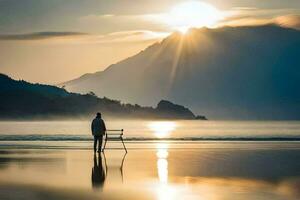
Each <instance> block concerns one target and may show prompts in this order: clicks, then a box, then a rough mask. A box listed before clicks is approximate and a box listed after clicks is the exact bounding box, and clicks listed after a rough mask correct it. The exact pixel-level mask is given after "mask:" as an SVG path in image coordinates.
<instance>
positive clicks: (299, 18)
mask: <svg viewBox="0 0 300 200" xmlns="http://www.w3.org/2000/svg"><path fill="white" fill-rule="evenodd" d="M275 23H277V24H278V25H280V26H283V27H288V28H295V29H298V30H300V15H286V16H280V17H277V18H276V19H275Z"/></svg>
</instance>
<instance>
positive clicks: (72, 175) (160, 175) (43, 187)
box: [0, 121, 300, 200]
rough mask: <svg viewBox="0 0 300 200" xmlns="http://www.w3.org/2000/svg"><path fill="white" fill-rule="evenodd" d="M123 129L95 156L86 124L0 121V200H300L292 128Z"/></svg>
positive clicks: (299, 151) (298, 155) (297, 145)
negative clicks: (120, 135)
mask: <svg viewBox="0 0 300 200" xmlns="http://www.w3.org/2000/svg"><path fill="white" fill-rule="evenodd" d="M122 123H123V124H122ZM122 123H121V122H110V124H109V125H110V127H114V128H115V127H125V128H126V129H125V131H124V138H125V144H126V147H127V150H128V153H126V152H125V150H124V149H122V144H121V143H120V142H119V141H109V142H108V144H107V149H106V150H105V151H104V153H100V154H98V153H96V154H94V153H93V150H92V145H93V142H92V137H91V135H90V133H89V132H88V131H89V126H88V125H89V123H88V122H1V123H0V125H1V126H0V130H1V134H0V196H1V199H95V198H96V199H159V200H166V199H205V200H227V199H228V200H230V199H241V200H248V199H249V200H250V199H251V200H252V199H272V200H273V199H275V200H296V199H299V198H300V189H299V188H300V162H299V160H300V142H299V140H298V137H299V129H298V126H299V123H298V122H288V123H286V122H274V123H273V122H264V123H262V122H257V123H256V122H241V123H240V122H235V123H234V122H199V121H194V122H193V121H187V122H185V121H175V122H172V123H171V122H167V123H166V122H164V123H161V122H159V123H158V124H154V125H153V123H156V122H143V123H137V122H136V121H132V122H127V121H126V122H122ZM173 123H175V125H174V124H173ZM147 124H150V125H149V126H147ZM184 124H188V125H184ZM187 126H188V127H190V129H189V130H187V129H186V127H187ZM71 127H73V129H72V128H71ZM276 127H277V128H276ZM126 130H127V131H126ZM83 132H86V133H87V134H86V135H83V134H82V133H83ZM251 132H253V134H251ZM4 133H6V134H4ZM13 133H14V134H13ZM30 133H31V134H30ZM51 133H52V134H51ZM67 133H69V134H67ZM280 133H281V134H280ZM151 134H152V135H151Z"/></svg>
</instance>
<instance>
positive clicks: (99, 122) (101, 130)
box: [91, 112, 106, 153]
mask: <svg viewBox="0 0 300 200" xmlns="http://www.w3.org/2000/svg"><path fill="white" fill-rule="evenodd" d="M91 128H92V134H93V136H94V153H95V152H96V150H97V142H98V152H100V151H101V148H102V140H103V136H104V135H105V131H106V127H105V123H104V121H103V119H102V118H101V113H99V112H98V113H97V115H96V117H95V119H93V122H92V126H91Z"/></svg>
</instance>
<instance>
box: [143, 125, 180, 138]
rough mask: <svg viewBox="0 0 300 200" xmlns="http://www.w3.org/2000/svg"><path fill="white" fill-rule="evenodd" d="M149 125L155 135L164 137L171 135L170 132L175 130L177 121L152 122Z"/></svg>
mask: <svg viewBox="0 0 300 200" xmlns="http://www.w3.org/2000/svg"><path fill="white" fill-rule="evenodd" d="M148 127H149V128H150V129H151V130H152V131H153V132H154V134H155V136H156V137H158V138H164V137H167V136H169V135H170V133H171V132H172V131H173V130H175V128H176V123H175V122H167V121H166V122H151V123H149V124H148Z"/></svg>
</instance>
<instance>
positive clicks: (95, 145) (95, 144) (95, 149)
mask: <svg viewBox="0 0 300 200" xmlns="http://www.w3.org/2000/svg"><path fill="white" fill-rule="evenodd" d="M97 140H98V139H97V136H94V152H96V151H97Z"/></svg>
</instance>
